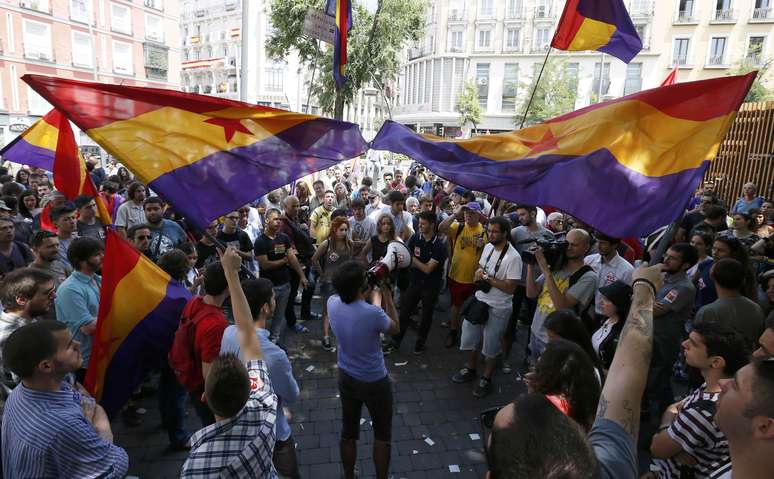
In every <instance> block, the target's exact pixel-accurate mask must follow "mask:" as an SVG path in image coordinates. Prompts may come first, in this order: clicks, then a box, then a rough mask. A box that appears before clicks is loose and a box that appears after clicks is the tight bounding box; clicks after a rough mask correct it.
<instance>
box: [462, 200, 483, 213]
mask: <svg viewBox="0 0 774 479" xmlns="http://www.w3.org/2000/svg"><path fill="white" fill-rule="evenodd" d="M462 209H463V210H472V211H481V205H480V204H478V201H471V202H470V203H468V204H466V205H463V206H462Z"/></svg>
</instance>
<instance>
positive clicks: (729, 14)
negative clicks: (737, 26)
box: [710, 8, 736, 23]
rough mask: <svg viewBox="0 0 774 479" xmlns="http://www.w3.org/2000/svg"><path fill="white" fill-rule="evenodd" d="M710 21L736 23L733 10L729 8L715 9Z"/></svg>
mask: <svg viewBox="0 0 774 479" xmlns="http://www.w3.org/2000/svg"><path fill="white" fill-rule="evenodd" d="M710 23H736V17H735V16H734V11H733V10H731V9H730V8H727V9H724V10H715V15H714V16H713V17H712V22H710Z"/></svg>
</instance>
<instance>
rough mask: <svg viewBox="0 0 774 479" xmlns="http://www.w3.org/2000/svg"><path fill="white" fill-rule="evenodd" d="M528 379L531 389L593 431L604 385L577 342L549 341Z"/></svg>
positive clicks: (526, 380) (531, 391) (527, 376)
mask: <svg viewBox="0 0 774 479" xmlns="http://www.w3.org/2000/svg"><path fill="white" fill-rule="evenodd" d="M579 321H580V320H579ZM581 326H582V325H581ZM525 382H526V384H527V391H528V392H530V393H539V394H545V395H546V398H547V399H548V400H549V401H551V402H552V403H554V404H555V405H556V406H557V408H559V409H560V410H561V411H563V412H565V413H566V414H567V416H568V417H570V418H571V419H573V420H574V421H575V422H576V423H578V424H579V425H580V426H581V427H582V428H583V429H584V430H585V431H587V432H588V431H590V430H591V425H592V424H593V423H594V417H595V416H596V412H597V405H598V403H599V395H600V392H601V390H602V385H601V384H600V383H599V381H597V380H596V374H595V368H594V364H593V363H592V361H591V359H590V358H589V356H588V354H586V352H584V351H583V349H582V348H581V347H580V346H578V345H577V344H576V343H574V342H572V341H568V340H565V339H554V340H552V341H549V343H548V344H547V345H546V349H545V351H543V354H541V355H540V358H539V359H538V361H537V364H535V369H534V371H531V372H529V373H528V374H527V375H526V376H525Z"/></svg>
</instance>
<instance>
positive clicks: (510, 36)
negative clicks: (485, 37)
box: [505, 28, 521, 50]
mask: <svg viewBox="0 0 774 479" xmlns="http://www.w3.org/2000/svg"><path fill="white" fill-rule="evenodd" d="M520 39H521V30H519V29H518V28H508V29H507V30H505V48H507V49H508V50H518V49H519V40H520Z"/></svg>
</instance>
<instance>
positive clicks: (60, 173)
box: [0, 109, 112, 225]
mask: <svg viewBox="0 0 774 479" xmlns="http://www.w3.org/2000/svg"><path fill="white" fill-rule="evenodd" d="M0 155H2V156H3V159H5V160H8V161H11V162H13V163H19V164H22V165H28V166H35V167H38V168H43V169H44V170H48V171H51V172H53V173H54V186H55V187H56V189H57V190H59V191H60V192H61V193H62V194H64V195H65V197H67V199H68V200H73V199H75V197H76V196H79V195H89V196H93V197H94V201H95V203H97V214H98V215H99V217H100V220H102V223H104V224H106V225H109V224H111V223H112V219H111V215H110V213H109V212H108V210H107V207H106V206H105V203H104V202H103V201H102V197H101V196H100V195H99V192H98V191H97V187H96V186H95V185H94V182H93V181H92V179H91V176H90V175H89V172H88V171H87V170H86V162H85V161H84V160H83V156H82V155H81V152H80V149H79V148H78V144H77V143H76V142H75V135H73V130H72V128H71V127H70V122H69V121H68V120H67V117H65V116H64V115H63V114H62V113H61V112H59V111H58V110H57V109H53V110H51V111H50V112H48V113H47V114H46V115H45V116H44V117H43V118H41V119H40V120H38V121H36V122H35V123H34V124H33V125H32V126H30V127H29V128H27V129H26V130H25V131H24V132H23V133H22V134H21V135H19V136H17V137H16V138H15V139H14V140H13V141H12V142H11V143H9V144H8V145H7V146H5V147H4V148H3V149H2V150H0Z"/></svg>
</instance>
